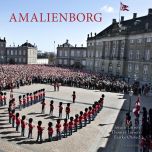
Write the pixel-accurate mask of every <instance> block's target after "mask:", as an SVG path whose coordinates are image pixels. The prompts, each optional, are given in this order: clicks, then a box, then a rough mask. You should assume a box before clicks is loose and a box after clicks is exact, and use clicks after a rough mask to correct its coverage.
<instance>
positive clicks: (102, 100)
mask: <svg viewBox="0 0 152 152" xmlns="http://www.w3.org/2000/svg"><path fill="white" fill-rule="evenodd" d="M104 98H105V95H104V94H102V96H101V98H100V99H101V104H102V106H103V103H104Z"/></svg>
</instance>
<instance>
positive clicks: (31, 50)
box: [0, 38, 37, 64]
mask: <svg viewBox="0 0 152 152" xmlns="http://www.w3.org/2000/svg"><path fill="white" fill-rule="evenodd" d="M7 63H11V64H37V47H36V46H35V45H32V44H30V43H28V42H26V43H24V44H22V45H21V46H19V45H18V46H9V47H6V40H5V38H4V39H0V64H7Z"/></svg>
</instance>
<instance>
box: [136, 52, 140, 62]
mask: <svg viewBox="0 0 152 152" xmlns="http://www.w3.org/2000/svg"><path fill="white" fill-rule="evenodd" d="M139 57H140V54H139V51H137V53H136V59H137V60H139Z"/></svg>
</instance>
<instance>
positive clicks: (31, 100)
mask: <svg viewBox="0 0 152 152" xmlns="http://www.w3.org/2000/svg"><path fill="white" fill-rule="evenodd" d="M33 99H34V97H33V95H32V93H30V105H32V104H33Z"/></svg>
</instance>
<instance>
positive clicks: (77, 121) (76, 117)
mask: <svg viewBox="0 0 152 152" xmlns="http://www.w3.org/2000/svg"><path fill="white" fill-rule="evenodd" d="M78 124H79V115H78V114H76V115H75V119H74V127H75V131H76V132H77V130H78Z"/></svg>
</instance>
